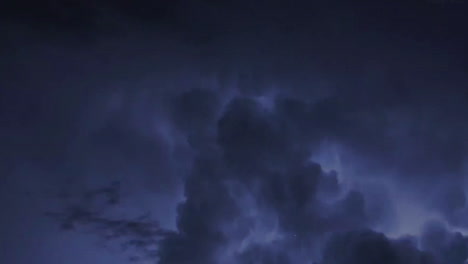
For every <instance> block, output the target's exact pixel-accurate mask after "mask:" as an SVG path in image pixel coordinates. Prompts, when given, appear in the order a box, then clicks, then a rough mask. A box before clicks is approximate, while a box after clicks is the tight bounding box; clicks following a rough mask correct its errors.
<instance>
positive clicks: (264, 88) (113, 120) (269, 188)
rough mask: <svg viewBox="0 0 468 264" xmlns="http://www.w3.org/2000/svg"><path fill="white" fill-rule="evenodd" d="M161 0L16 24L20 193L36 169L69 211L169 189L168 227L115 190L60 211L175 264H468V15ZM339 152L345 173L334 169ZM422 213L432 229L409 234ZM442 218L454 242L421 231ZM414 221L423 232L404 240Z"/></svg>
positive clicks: (92, 6)
mask: <svg viewBox="0 0 468 264" xmlns="http://www.w3.org/2000/svg"><path fill="white" fill-rule="evenodd" d="M156 2H157V1H153V2H150V1H133V2H131V3H130V2H128V3H127V2H125V3H124V2H123V1H99V2H96V3H94V2H93V3H91V2H86V1H82V2H74V1H71V2H69V4H62V3H58V2H55V1H46V2H42V3H36V4H35V7H36V8H34V9H35V10H34V11H30V10H32V9H33V8H32V7H33V6H30V7H31V8H30V9H28V10H23V11H21V12H19V13H18V9H17V8H13V9H10V10H12V11H15V12H16V13H15V12H12V13H11V15H10V16H9V17H6V19H4V21H7V22H8V23H7V27H8V29H9V31H8V34H6V35H7V36H8V38H9V39H8V41H7V43H6V44H5V45H2V46H5V47H7V48H8V49H9V50H10V51H11V52H10V54H8V56H5V60H3V61H2V70H3V69H5V73H6V74H5V75H6V77H5V78H2V80H1V81H0V84H2V88H3V87H5V88H7V89H8V91H7V92H6V93H5V96H2V104H1V106H0V107H1V109H2V111H1V114H0V117H1V119H2V142H1V143H2V148H1V152H0V153H1V157H2V160H6V161H7V164H6V165H5V168H6V169H5V171H8V172H9V173H10V174H9V175H8V178H7V181H6V182H7V183H8V184H9V185H5V186H10V185H14V186H17V185H22V184H24V183H19V182H20V181H21V179H23V178H21V179H16V178H14V177H15V176H17V175H18V174H15V173H16V171H17V170H18V168H23V167H26V166H30V167H31V171H34V172H36V173H31V174H32V175H36V174H40V175H46V176H43V177H44V178H43V179H42V178H41V179H37V180H36V181H34V183H31V184H35V182H39V181H40V182H43V184H44V185H48V184H50V185H54V184H55V185H59V186H58V189H62V190H61V191H62V192H63V193H65V194H68V195H71V196H73V194H74V193H76V192H80V191H81V192H83V191H84V190H86V189H87V188H88V187H90V186H91V187H92V186H94V185H98V184H99V185H101V183H104V184H105V182H110V181H113V180H115V179H120V180H121V187H122V192H123V193H125V190H126V189H127V190H128V189H131V188H132V186H133V188H134V189H133V190H132V194H133V196H138V197H140V196H141V197H146V196H144V195H143V194H142V193H144V192H146V191H147V190H151V191H153V193H152V194H153V195H154V196H156V198H155V199H154V201H148V203H150V204H151V205H150V207H151V209H150V210H152V209H154V208H153V205H154V207H157V211H158V212H159V214H158V215H156V217H155V218H157V219H158V220H159V222H161V223H158V221H152V219H150V218H149V217H147V218H144V217H143V218H131V217H130V218H127V216H128V215H132V214H133V210H131V209H133V208H134V207H139V206H140V205H141V204H140V202H136V203H134V204H132V205H126V206H123V205H122V204H120V203H114V202H117V201H118V202H122V203H123V201H124V199H118V200H117V199H112V201H114V202H113V203H112V204H111V205H112V206H110V205H109V204H108V202H109V201H108V200H106V199H104V201H101V200H99V199H98V200H99V201H95V199H92V198H99V197H101V195H102V194H107V193H109V192H108V191H109V190H111V189H106V188H105V189H99V192H97V193H98V194H99V195H91V197H89V195H88V198H89V199H88V200H86V199H85V200H86V201H81V200H79V201H78V203H75V202H70V201H69V200H65V202H66V203H67V202H70V203H71V206H66V207H65V209H64V210H63V212H60V213H58V214H52V216H53V217H56V218H57V219H58V220H59V221H61V222H64V223H65V224H67V225H65V227H70V226H71V225H70V223H74V224H76V225H75V226H76V227H82V226H85V227H91V230H92V231H93V232H95V233H97V234H98V235H100V236H101V237H104V238H107V239H109V240H110V242H111V244H112V243H113V242H112V241H114V240H115V241H117V242H122V243H123V245H124V246H127V247H130V249H131V250H133V251H134V250H136V251H135V252H133V251H132V254H133V253H136V254H137V255H139V256H141V257H144V258H147V259H149V261H155V262H159V263H162V264H185V263H187V264H188V263H204V264H209V263H213V264H215V263H226V264H231V263H232V264H234V263H252V264H253V263H272V264H274V263H278V264H279V263H291V264H297V263H313V262H315V263H321V264H328V263H334V264H339V263H350V264H351V263H388V264H396V263H398V264H403V263H405V264H406V263H408V264H413V263H421V264H423V263H426V264H429V263H434V264H439V263H440V264H442V263H454V264H457V263H460V264H461V263H463V261H464V260H465V259H466V257H467V250H466V247H467V242H466V237H465V235H463V234H462V233H456V232H455V231H454V230H452V229H454V228H458V229H460V230H462V231H463V230H464V229H463V227H465V226H466V224H465V222H466V221H465V220H466V215H468V213H466V212H467V211H466V197H465V191H464V187H463V186H464V185H465V174H464V173H465V172H466V171H465V170H466V168H465V166H466V165H465V160H466V147H467V145H466V143H467V141H466V135H467V132H468V131H467V130H468V127H467V125H466V122H465V114H466V111H467V109H466V99H467V98H466V96H467V94H466V91H465V90H466V89H463V88H464V85H465V82H466V77H465V76H463V72H462V71H463V69H462V68H463V67H462V66H463V65H464V64H463V56H462V55H458V54H456V53H457V52H452V51H451V50H452V49H454V50H458V47H459V46H460V47H461V46H463V45H461V44H460V41H461V40H462V37H460V36H459V35H458V34H457V32H456V30H454V28H455V27H456V23H457V22H458V21H459V19H458V17H459V16H458V14H459V13H458V12H455V13H454V15H453V19H452V20H453V22H452V23H451V22H449V21H446V20H439V21H432V20H431V19H430V18H433V17H436V18H438V19H446V16H443V15H442V14H441V13H443V12H444V11H437V10H436V7H435V6H431V5H430V4H427V5H424V8H422V9H421V10H420V9H418V7H416V5H415V4H413V3H411V4H407V5H405V8H397V7H396V6H397V5H396V4H393V3H385V4H382V6H380V5H378V4H375V3H365V4H364V3H363V5H346V6H345V5H344V6H343V8H337V7H336V6H335V2H333V3H331V4H326V3H324V2H322V3H317V4H315V5H314V6H311V5H312V4H304V5H298V6H296V5H293V4H281V3H279V1H272V2H271V3H269V4H266V3H265V4H260V3H257V2H255V1H253V2H249V3H247V1H240V2H239V1H236V2H230V3H211V2H204V3H197V2H196V1H176V2H171V3H159V2H157V3H156ZM365 2H367V1H365ZM15 5H22V3H21V2H18V3H17V4H15ZM437 8H438V7H437ZM5 10H9V9H5ZM388 10H392V11H393V12H387V11H388ZM418 12H419V13H418ZM390 13H392V14H390ZM417 14H419V15H418V16H417V17H418V19H415V20H416V21H414V23H410V25H407V24H406V22H405V21H408V20H409V19H410V18H413V17H416V15H417ZM38 18H40V19H38ZM45 18H47V19H45ZM457 19H458V20H457ZM452 20H451V21H452ZM14 21H16V22H14ZM18 21H19V22H20V23H18ZM36 22H37V23H36ZM15 23H18V24H15ZM32 23H33V24H35V25H34V27H31V24H32ZM378 25H380V26H378ZM421 27H422V28H421ZM458 27H459V25H458ZM32 28H33V29H32ZM433 28H434V29H435V28H439V29H440V30H439V31H441V32H440V33H434V34H432V33H427V32H426V30H428V31H431V29H433ZM450 32H452V33H450ZM83 33H84V34H83ZM35 34H36V35H35ZM37 35H40V37H37ZM85 37H87V38H85ZM429 41H430V42H429ZM25 43H27V45H26V44H25ZM431 43H432V44H431ZM5 62H6V63H5ZM7 64H8V65H7ZM5 65H7V66H9V67H6V66H5ZM206 72H208V73H210V74H211V73H213V72H214V74H212V75H214V76H215V77H214V78H212V79H215V80H212V79H210V78H205V77H206V76H208V74H206ZM209 77H212V76H209ZM13 88H14V89H13ZM327 142H330V143H327ZM327 144H330V145H332V144H334V145H336V146H339V150H338V151H335V152H337V153H333V155H335V154H336V156H339V160H340V164H332V165H331V166H326V163H327V162H328V160H326V158H325V160H323V159H320V158H317V157H320V155H321V154H322V150H323V148H331V147H329V145H327ZM341 161H343V162H341ZM333 162H334V161H330V163H333ZM341 163H342V164H341ZM11 164H14V165H16V167H15V166H14V165H11ZM326 167H327V168H326ZM328 167H331V168H328ZM11 168H13V169H11ZM330 169H334V170H336V171H333V170H330ZM38 172H41V173H38ZM51 175H52V176H51ZM57 175H66V176H57ZM30 177H32V176H30ZM28 179H29V178H28ZM29 180H30V179H29ZM58 182H60V183H58ZM24 185H27V184H24ZM180 185H182V186H180ZM31 187H32V188H33V187H34V186H31ZM48 187H50V186H48ZM55 187H57V186H55ZM3 188H4V189H8V188H9V187H3ZM38 189H40V188H38ZM179 189H183V196H184V197H183V199H182V200H181V201H180V197H177V196H178V195H177V191H178V190H179ZM103 190H104V191H103ZM67 191H68V192H69V193H67ZM92 193H95V192H92ZM168 193H169V195H172V196H170V198H163V195H164V194H168ZM85 194H89V193H85ZM2 195H4V196H7V197H8V198H10V199H11V198H12V197H14V195H12V194H11V193H10V192H8V193H7V192H5V194H2ZM407 197H410V198H407ZM101 198H102V197H101ZM104 198H106V195H104ZM119 198H121V197H120V196H119ZM11 200H14V199H11ZM90 202H91V203H90ZM94 202H96V203H97V204H99V205H102V203H104V205H105V206H104V208H105V209H106V210H97V209H102V208H101V207H99V206H98V208H95V206H96V204H94ZM18 203H19V204H20V205H19V206H24V204H25V202H24V201H21V202H18ZM176 203H178V204H179V205H178V207H177V210H175V208H173V206H172V205H174V204H176ZM161 204H163V205H161ZM167 204H170V205H167ZM410 205H411V206H414V207H415V208H418V210H415V211H416V212H423V213H424V214H422V215H416V216H415V217H414V218H415V219H410V220H411V221H409V222H408V221H407V220H408V217H406V218H405V217H404V216H405V215H409V216H410V218H411V216H414V215H415V214H416V213H414V212H409V210H408V209H407V208H410V209H412V207H411V206H410ZM108 206H109V208H111V209H113V210H114V209H118V208H119V207H121V208H120V209H122V208H123V209H122V210H123V211H125V212H130V213H128V214H123V215H124V216H122V215H119V214H117V213H115V212H113V211H112V210H109V211H108V210H107V209H108ZM404 206H408V207H404ZM51 207H53V206H51ZM41 208H42V207H41ZM158 208H163V209H159V210H158ZM402 208H403V209H402ZM95 209H96V210H95ZM405 210H408V211H405ZM172 211H177V212H176V214H177V216H176V221H175V224H174V223H172V225H171V223H169V224H168V222H171V221H170V220H168V219H169V218H170V216H169V215H171V212H172ZM432 213H434V214H435V215H436V218H438V219H440V220H441V222H444V223H445V224H446V225H447V227H444V226H443V225H432V226H428V227H427V228H426V229H423V230H422V235H421V236H420V233H419V232H420V230H417V229H418V228H421V227H422V226H421V224H423V223H425V222H426V221H427V220H429V218H430V217H429V216H431V217H432V215H431V214H432ZM14 214H18V213H17V212H15V213H14ZM402 214H403V215H402ZM18 215H19V214H18ZM416 218H418V219H416ZM405 221H406V222H405ZM19 222H21V221H18V224H17V225H18V226H20V225H21V224H20V223H19ZM24 222H25V223H26V222H27V221H26V220H25V221H24ZM162 222H164V224H163V223H162ZM413 222H416V223H413ZM407 225H409V226H410V227H411V230H410V232H411V234H410V235H412V236H413V237H409V238H404V237H403V238H395V237H396V236H398V235H401V234H400V233H399V232H398V231H399V230H400V229H399V228H400V227H401V229H404V228H403V227H404V226H407ZM5 226H6V225H5ZM171 227H172V228H171ZM20 229H21V228H19V227H16V226H15V230H20ZM10 232H11V231H10ZM10 232H8V233H9V234H10ZM12 233H13V232H12ZM395 234H397V235H395ZM12 236H13V235H12ZM14 240H15V241H16V240H18V241H24V240H21V238H20V237H19V236H16V237H15V239H14ZM10 248H11V246H10ZM44 261H45V260H44ZM10 262H11V261H10ZM59 262H60V261H59Z"/></svg>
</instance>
